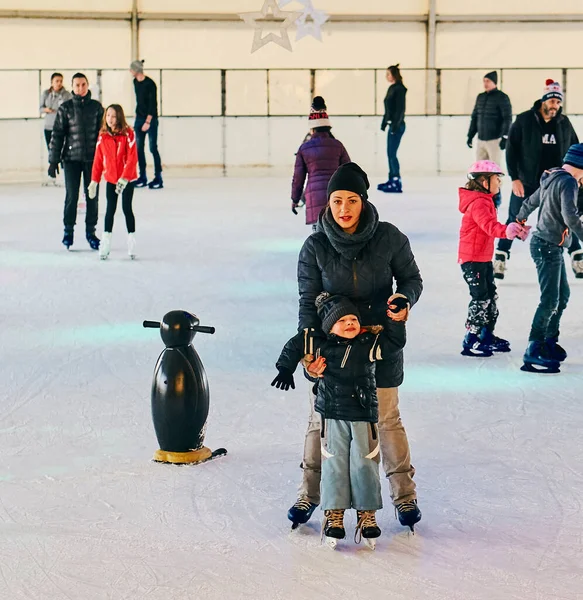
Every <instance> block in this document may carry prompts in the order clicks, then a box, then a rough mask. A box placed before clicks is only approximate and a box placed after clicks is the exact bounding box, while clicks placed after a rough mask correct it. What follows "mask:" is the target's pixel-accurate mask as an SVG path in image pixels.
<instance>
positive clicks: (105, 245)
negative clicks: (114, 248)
mask: <svg viewBox="0 0 583 600" xmlns="http://www.w3.org/2000/svg"><path fill="white" fill-rule="evenodd" d="M110 248H111V233H110V232H106V231H104V232H103V237H102V238H101V244H99V258H100V259H101V260H105V259H106V258H107V257H108V256H109V250H110Z"/></svg>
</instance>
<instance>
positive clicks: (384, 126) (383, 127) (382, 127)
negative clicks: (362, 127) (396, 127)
mask: <svg viewBox="0 0 583 600" xmlns="http://www.w3.org/2000/svg"><path fill="white" fill-rule="evenodd" d="M386 128H387V123H383V124H382V125H381V131H384V130H385V129H386Z"/></svg>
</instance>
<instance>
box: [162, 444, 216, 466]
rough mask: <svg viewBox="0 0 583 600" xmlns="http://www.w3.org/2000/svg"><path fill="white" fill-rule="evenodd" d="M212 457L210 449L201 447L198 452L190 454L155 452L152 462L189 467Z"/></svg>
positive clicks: (194, 451)
mask: <svg viewBox="0 0 583 600" xmlns="http://www.w3.org/2000/svg"><path fill="white" fill-rule="evenodd" d="M212 455H213V453H212V451H211V450H210V448H207V447H206V446H203V447H202V448H199V449H198V450H191V451H190V452H167V451H166V450H156V452H155V453H154V460H155V461H156V462H163V463H171V464H173V465H190V464H194V463H198V462H202V461H205V460H208V459H209V458H211V456H212Z"/></svg>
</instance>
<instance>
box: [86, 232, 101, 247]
mask: <svg viewBox="0 0 583 600" xmlns="http://www.w3.org/2000/svg"><path fill="white" fill-rule="evenodd" d="M87 242H88V243H89V245H90V246H91V250H99V238H98V237H97V236H96V235H95V234H94V233H88V234H87Z"/></svg>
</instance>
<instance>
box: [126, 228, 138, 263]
mask: <svg viewBox="0 0 583 600" xmlns="http://www.w3.org/2000/svg"><path fill="white" fill-rule="evenodd" d="M128 255H129V257H130V258H131V259H132V260H134V258H136V234H135V233H128Z"/></svg>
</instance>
